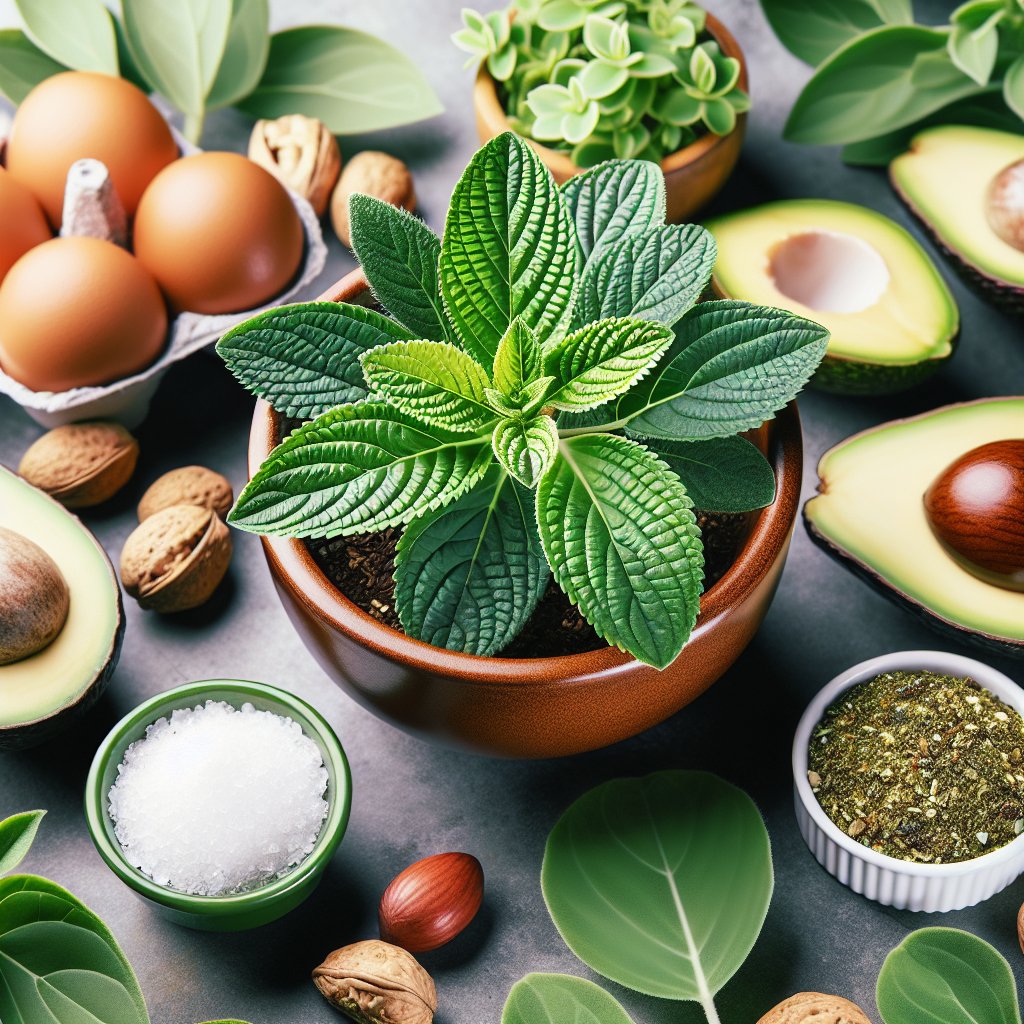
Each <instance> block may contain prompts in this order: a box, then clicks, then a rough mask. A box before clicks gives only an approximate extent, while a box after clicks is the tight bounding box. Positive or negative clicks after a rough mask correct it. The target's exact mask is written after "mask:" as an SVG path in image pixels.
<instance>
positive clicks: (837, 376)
mask: <svg viewBox="0 0 1024 1024" xmlns="http://www.w3.org/2000/svg"><path fill="white" fill-rule="evenodd" d="M706 227H707V228H708V230H709V231H711V233H712V234H713V235H714V236H715V240H716V241H717V242H718V260H717V262H716V264H715V271H714V276H713V278H712V287H713V288H714V290H715V292H716V293H717V294H718V295H720V296H722V297H723V298H735V299H743V300H745V301H747V302H755V303H759V304H762V305H766V306H776V307H781V308H782V309H790V310H792V311H793V312H794V313H797V314H799V315H800V316H804V317H807V318H808V319H810V320H815V321H817V322H818V323H820V324H822V325H823V326H825V327H827V328H828V329H829V330H830V331H831V339H830V340H829V346H828V352H827V354H826V355H825V359H824V360H823V361H822V364H821V366H820V368H819V369H818V372H817V373H816V374H815V377H814V379H813V381H812V383H813V384H814V385H815V386H817V387H819V388H821V389H823V390H827V391H837V392H843V393H847V394H887V393H891V392H894V391H901V390H903V389H904V388H908V387H911V386H912V385H914V384H916V383H918V382H919V381H921V380H923V379H924V378H925V377H928V376H929V375H930V374H932V373H934V372H935V370H936V369H938V367H939V366H941V365H942V363H943V362H945V360H947V359H948V358H949V357H950V356H951V355H952V354H953V350H954V347H955V344H956V338H957V334H958V331H959V327H960V316H959V311H958V310H957V306H956V303H955V301H954V300H953V296H952V294H951V293H950V291H949V288H948V287H947V286H946V283H945V281H944V280H943V279H942V277H941V275H940V274H939V272H938V270H936V268H935V265H934V264H933V263H932V261H931V260H930V259H929V258H928V256H927V254H926V253H925V252H924V250H923V249H922V248H921V246H920V245H918V243H917V242H916V241H915V240H914V238H913V237H912V236H911V235H910V234H908V233H907V232H906V231H905V230H904V229H903V228H901V227H900V226H899V225H898V224H896V223H894V222H893V221H891V220H889V219H888V218H887V217H883V216H882V215H881V214H879V213H876V212H875V211H874V210H869V209H867V208H866V207H863V206H857V205H855V204H853V203H842V202H837V201H833V200H827V199H795V200H783V201H781V202H776V203H768V204H766V205H764V206H759V207H756V208H755V209H752V210H742V211H740V212H738V213H731V214H727V215H725V216H722V217H718V218H714V219H712V220H709V221H708V222H707V224H706Z"/></svg>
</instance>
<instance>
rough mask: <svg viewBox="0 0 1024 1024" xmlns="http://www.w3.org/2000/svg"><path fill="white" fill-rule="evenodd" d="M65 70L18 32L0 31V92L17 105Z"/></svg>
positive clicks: (15, 30)
mask: <svg viewBox="0 0 1024 1024" xmlns="http://www.w3.org/2000/svg"><path fill="white" fill-rule="evenodd" d="M67 70H68V69H67V68H66V67H65V66H64V65H63V64H58V63H57V62H56V61H55V60H52V59H51V58H49V57H47V56H46V54H45V53H43V51H42V50H40V49H39V47H38V46H36V44H35V43H33V42H32V40H31V39H29V37H28V36H27V35H25V33H24V32H22V31H21V29H17V28H7V29H3V30H2V31H0V92H2V93H3V94H4V96H6V97H7V99H9V100H10V101H11V102H12V103H14V104H18V103H20V102H21V101H22V100H23V99H24V98H25V97H26V96H27V95H28V94H29V93H30V92H31V91H32V90H33V89H34V88H35V87H36V86H37V85H38V84H39V83H40V82H42V81H43V80H44V79H47V78H50V77H51V76H52V75H59V74H60V73H61V72H62V71H67Z"/></svg>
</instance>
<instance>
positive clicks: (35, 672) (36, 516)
mask: <svg viewBox="0 0 1024 1024" xmlns="http://www.w3.org/2000/svg"><path fill="white" fill-rule="evenodd" d="M0 526H4V527H7V529H9V530H14V531H15V532H17V533H20V534H22V536H25V537H28V538H29V540H33V541H35V542H36V544H38V545H39V546H40V547H41V548H42V549H43V550H44V551H45V552H46V553H47V554H48V555H49V556H50V557H51V558H52V559H53V560H54V561H55V562H56V563H57V566H58V567H59V569H60V570H61V573H62V574H63V576H64V579H65V580H66V581H67V584H68V590H69V591H70V597H71V600H70V605H69V608H68V617H67V621H66V622H65V623H64V628H63V629H62V630H61V631H60V632H59V633H58V634H57V636H56V638H55V639H54V640H53V641H52V642H51V643H50V644H49V645H48V646H47V647H44V648H43V649H42V650H41V651H39V652H37V653H36V654H33V655H31V656H30V657H28V658H23V659H22V660H21V661H15V662H12V663H11V664H8V665H0V747H4V746H15V745H17V746H24V745H27V744H28V742H29V741H30V740H31V741H32V742H34V741H36V740H37V739H43V738H45V736H46V735H47V734H48V733H49V732H51V731H53V726H54V725H55V724H56V720H57V719H58V718H62V717H63V716H64V713H65V712H68V711H71V710H72V709H81V708H82V705H85V704H89V703H91V700H92V699H94V698H95V697H96V696H98V692H96V691H98V690H99V689H101V688H102V686H103V685H104V684H105V682H106V680H107V678H108V677H109V675H110V673H111V672H112V671H113V666H114V663H115V662H116V661H117V655H118V653H119V651H120V645H121V638H122V635H123V625H122V623H123V616H122V612H121V593H120V590H119V589H118V585H117V581H116V579H115V577H114V573H113V569H112V568H111V565H110V561H109V560H108V559H107V556H106V554H105V553H104V551H103V549H102V548H101V547H100V545H99V543H98V542H97V541H96V539H95V538H94V537H93V535H92V534H91V533H90V532H89V531H88V530H87V529H86V528H85V527H84V526H83V525H82V524H81V523H80V522H79V521H78V519H77V518H75V516H73V515H71V513H69V512H68V511H67V510H66V509H64V508H63V507H62V506H61V505H59V504H58V503H57V502H56V501H54V500H53V499H52V498H50V497H48V496H47V495H46V494H44V493H43V492H42V491H40V490H37V489H36V488H35V487H33V486H31V485H30V484H28V483H26V482H25V481H24V480H22V478H21V477H19V476H17V475H16V474H15V473H12V472H11V471H10V470H8V469H5V468H4V467H2V466H0Z"/></svg>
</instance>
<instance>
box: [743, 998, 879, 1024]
mask: <svg viewBox="0 0 1024 1024" xmlns="http://www.w3.org/2000/svg"><path fill="white" fill-rule="evenodd" d="M757 1024H871V1021H870V1020H869V1019H868V1015H867V1014H866V1013H865V1012H864V1011H863V1010H862V1009H861V1008H860V1007H859V1006H857V1005H856V1004H855V1003H851V1002H850V1001H849V1000H848V999H843V998H842V996H827V995H823V994H822V993H821V992H798V993H797V994H796V995H795V996H790V997H789V998H788V999H784V1000H783V1001H782V1002H781V1003H779V1005H778V1006H775V1007H773V1008H772V1009H771V1010H769V1011H768V1012H767V1013H766V1014H765V1015H764V1016H763V1017H762V1018H761V1019H760V1020H759V1021H758V1022H757Z"/></svg>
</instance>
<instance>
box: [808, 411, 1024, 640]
mask: <svg viewBox="0 0 1024 1024" xmlns="http://www.w3.org/2000/svg"><path fill="white" fill-rule="evenodd" d="M1019 437H1024V397H1014V398H992V399H983V400H981V401H978V402H967V403H964V404H962V405H949V406H945V407H943V408H940V409H936V410H934V411H933V412H928V413H925V414H924V415H921V416H915V417H912V418H911V419H905V420H895V421H893V422H892V423H886V424H883V425H882V426H880V427H875V428H874V429H873V430H868V431H865V432H864V433H862V434H857V435H855V436H854V437H851V438H849V439H848V440H846V441H843V442H842V443H841V444H838V445H836V447H835V448H833V449H831V450H830V451H828V452H826V453H825V455H824V456H823V457H822V459H821V461H820V462H819V463H818V476H819V478H820V479H819V483H818V490H819V491H820V494H819V495H818V496H817V497H815V498H811V499H810V501H808V502H807V504H806V505H804V519H805V521H806V524H807V528H808V530H809V531H810V533H811V536H812V537H813V538H814V539H815V540H816V541H818V542H819V543H821V544H822V545H823V546H824V547H825V548H826V550H828V551H829V553H830V554H833V555H835V556H836V557H838V558H840V559H841V560H843V561H844V562H845V563H846V564H847V565H848V566H849V567H850V568H852V569H854V570H855V571H858V572H860V573H861V574H862V575H864V576H865V577H866V578H867V579H869V580H870V581H871V582H872V583H875V584H876V585H878V586H879V587H881V588H882V590H883V591H884V592H885V593H887V594H888V596H890V597H894V598H896V599H897V600H899V601H900V603H902V604H905V605H907V606H909V607H910V608H911V610H913V611H915V612H917V613H919V614H921V615H924V616H925V617H926V620H927V621H928V622H929V624H930V625H933V626H939V627H944V628H945V629H947V630H951V631H952V632H953V633H954V634H956V635H957V636H958V637H959V638H960V639H965V640H972V641H977V642H980V643H982V644H983V645H984V646H989V647H994V648H996V649H999V650H1001V651H1003V652H1004V653H1006V652H1007V651H1009V652H1011V653H1016V654H1024V592H1020V591H1014V590H1008V589H1005V588H1003V587H1000V586H997V585H995V584H992V583H985V582H983V581H982V580H980V579H978V578H977V577H976V576H974V575H973V574H972V573H970V572H968V571H967V570H966V569H963V568H961V567H960V565H958V564H957V562H955V561H954V560H953V558H952V557H951V556H950V555H949V554H948V553H947V552H946V550H945V549H944V548H943V547H942V546H941V545H940V543H939V541H938V540H937V539H936V537H935V535H934V534H933V533H932V530H931V527H930V526H929V524H928V521H927V519H926V517H925V509H924V501H923V498H924V493H925V491H926V490H927V489H928V487H929V486H930V485H931V484H932V482H933V481H934V480H935V478H936V477H937V476H939V474H940V473H941V472H942V471H943V470H944V469H945V468H946V467H947V466H948V465H949V464H950V463H951V462H953V461H954V460H955V459H957V458H959V457H960V456H961V455H964V454H965V453H967V452H969V451H971V450H972V449H973V448H977V447H978V446H979V445H982V444H987V443H988V442H990V441H999V440H1004V439H1007V438H1019Z"/></svg>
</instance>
